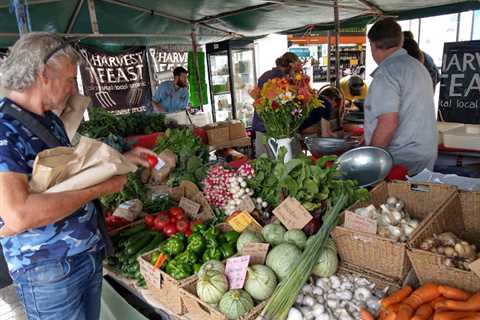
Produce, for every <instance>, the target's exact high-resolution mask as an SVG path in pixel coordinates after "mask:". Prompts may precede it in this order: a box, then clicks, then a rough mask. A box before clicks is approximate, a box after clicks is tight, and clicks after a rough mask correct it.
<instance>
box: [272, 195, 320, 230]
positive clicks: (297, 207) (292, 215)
mask: <svg viewBox="0 0 480 320" xmlns="http://www.w3.org/2000/svg"><path fill="white" fill-rule="evenodd" d="M273 214H274V215H275V216H276V217H277V218H278V220H280V222H282V224H283V225H284V226H285V227H287V229H288V230H291V229H302V228H303V227H305V226H306V225H307V223H309V222H310V220H312V219H313V217H312V215H311V214H310V213H309V212H308V211H307V209H305V208H304V207H303V206H302V204H301V203H300V202H298V201H297V199H295V198H292V197H288V198H287V199H285V200H284V201H283V202H282V203H280V205H279V206H278V207H276V208H275V209H274V210H273Z"/></svg>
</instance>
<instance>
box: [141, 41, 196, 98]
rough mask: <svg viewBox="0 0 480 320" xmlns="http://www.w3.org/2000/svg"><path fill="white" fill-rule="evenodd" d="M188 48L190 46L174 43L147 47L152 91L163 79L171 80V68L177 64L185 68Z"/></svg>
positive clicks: (189, 48)
mask: <svg viewBox="0 0 480 320" xmlns="http://www.w3.org/2000/svg"><path fill="white" fill-rule="evenodd" d="M189 50H191V47H186V46H175V45H170V46H161V47H150V48H148V49H147V51H148V64H149V66H150V82H151V85H152V92H153V93H155V89H156V88H157V87H158V86H159V85H160V83H162V82H163V81H166V80H173V69H175V68H176V67H179V66H180V67H184V68H185V69H187V67H188V51H189Z"/></svg>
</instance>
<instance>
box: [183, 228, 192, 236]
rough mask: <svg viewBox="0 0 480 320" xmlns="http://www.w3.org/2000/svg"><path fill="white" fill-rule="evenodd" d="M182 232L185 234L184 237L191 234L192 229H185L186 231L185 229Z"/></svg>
mask: <svg viewBox="0 0 480 320" xmlns="http://www.w3.org/2000/svg"><path fill="white" fill-rule="evenodd" d="M184 234H185V236H186V237H190V236H191V235H192V230H190V229H187V231H185V233H184Z"/></svg>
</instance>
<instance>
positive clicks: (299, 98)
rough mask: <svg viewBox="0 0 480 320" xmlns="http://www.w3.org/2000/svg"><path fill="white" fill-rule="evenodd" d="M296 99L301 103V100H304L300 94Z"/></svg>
mask: <svg viewBox="0 0 480 320" xmlns="http://www.w3.org/2000/svg"><path fill="white" fill-rule="evenodd" d="M297 99H298V100H300V101H302V100H303V99H305V97H304V96H303V94H300V95H298V96H297Z"/></svg>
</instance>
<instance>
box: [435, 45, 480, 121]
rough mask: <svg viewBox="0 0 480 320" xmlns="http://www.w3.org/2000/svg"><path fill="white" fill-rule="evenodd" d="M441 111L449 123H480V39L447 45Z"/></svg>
mask: <svg viewBox="0 0 480 320" xmlns="http://www.w3.org/2000/svg"><path fill="white" fill-rule="evenodd" d="M439 110H440V113H441V115H442V116H443V120H445V121H448V122H460V123H468V124H479V123H480V41H466V42H453V43H446V44H445V46H444V50H443V63H442V75H441V81H440V99H439Z"/></svg>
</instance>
